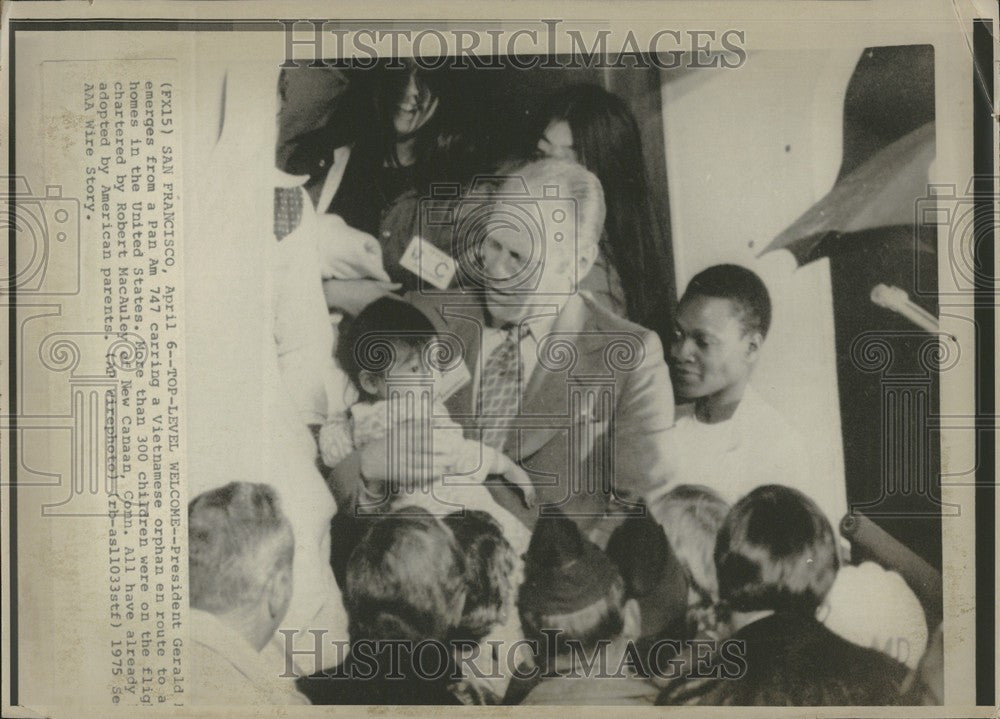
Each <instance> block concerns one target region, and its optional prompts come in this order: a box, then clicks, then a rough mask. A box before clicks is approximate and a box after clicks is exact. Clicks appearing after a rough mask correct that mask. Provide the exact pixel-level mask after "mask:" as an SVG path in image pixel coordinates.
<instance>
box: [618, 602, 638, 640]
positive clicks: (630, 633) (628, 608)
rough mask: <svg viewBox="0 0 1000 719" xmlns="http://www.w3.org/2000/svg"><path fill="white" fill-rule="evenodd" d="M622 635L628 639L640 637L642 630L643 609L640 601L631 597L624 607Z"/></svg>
mask: <svg viewBox="0 0 1000 719" xmlns="http://www.w3.org/2000/svg"><path fill="white" fill-rule="evenodd" d="M622 620H623V626H622V636H623V637H625V638H626V639H638V638H639V637H640V636H641V632H642V610H641V609H639V602H638V601H636V600H635V599H629V600H627V601H626V602H625V605H624V606H623V607H622Z"/></svg>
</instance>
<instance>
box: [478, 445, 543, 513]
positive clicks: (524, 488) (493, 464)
mask: <svg viewBox="0 0 1000 719" xmlns="http://www.w3.org/2000/svg"><path fill="white" fill-rule="evenodd" d="M490 454H492V455H493V457H492V459H491V458H490V457H489V455H490ZM483 460H484V462H485V463H487V464H488V465H489V467H490V474H501V475H503V477H504V479H506V480H507V481H508V482H510V483H511V484H513V485H514V486H515V487H517V488H518V489H520V490H521V494H522V495H523V500H524V506H525V507H528V508H529V509H530V508H531V507H534V506H535V485H534V484H532V482H531V477H529V476H528V473H527V472H525V471H524V470H523V469H521V468H520V467H519V466H518V465H517V463H516V462H515V461H514V460H512V459H511V458H510V457H508V456H507V455H506V454H504V453H503V452H501V451H500V450H498V449H493V448H492V447H490V446H488V445H485V444H484V445H483Z"/></svg>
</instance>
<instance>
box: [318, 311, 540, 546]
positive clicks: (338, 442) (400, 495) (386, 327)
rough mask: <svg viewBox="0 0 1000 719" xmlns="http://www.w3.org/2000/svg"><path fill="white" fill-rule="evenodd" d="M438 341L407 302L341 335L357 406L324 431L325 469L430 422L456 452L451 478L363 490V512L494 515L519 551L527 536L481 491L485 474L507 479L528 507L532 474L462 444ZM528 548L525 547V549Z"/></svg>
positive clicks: (369, 315)
mask: <svg viewBox="0 0 1000 719" xmlns="http://www.w3.org/2000/svg"><path fill="white" fill-rule="evenodd" d="M437 341H439V338H438V336H437V332H436V330H435V328H434V325H433V324H432V322H431V321H430V319H429V318H428V317H427V316H426V315H425V314H424V313H423V312H422V311H420V310H419V309H418V308H416V307H414V306H413V305H412V304H410V303H409V302H406V301H405V300H402V299H399V298H396V297H383V298H381V299H379V300H376V301H375V302H373V303H371V304H370V305H368V306H367V307H366V308H365V309H364V310H362V311H361V313H360V314H359V315H358V316H357V317H356V318H355V319H354V320H353V321H352V322H351V324H350V326H349V327H348V328H347V331H346V332H345V333H344V334H343V335H342V336H341V342H340V345H339V352H338V355H339V360H340V363H341V366H342V367H343V368H344V370H345V371H346V373H347V375H348V376H349V377H350V379H351V381H352V382H353V384H354V385H355V387H356V389H357V391H358V394H359V396H360V401H359V402H357V403H355V404H353V405H351V406H350V407H349V408H348V410H347V412H346V413H344V414H340V415H336V416H333V417H331V418H330V419H329V420H328V421H327V422H326V424H324V425H323V427H322V428H321V429H320V432H319V447H320V454H321V456H322V458H323V463H324V464H326V465H327V466H328V467H335V466H336V465H337V464H338V463H340V461H341V460H343V459H344V457H346V456H347V455H348V454H350V453H351V452H353V451H354V450H355V449H359V448H361V447H364V446H365V445H366V444H368V443H370V442H373V441H377V440H382V439H385V438H386V437H387V435H388V434H389V432H390V428H394V427H398V426H399V425H401V424H402V423H404V422H407V421H414V420H417V421H420V420H422V421H425V422H428V423H429V424H430V425H431V426H432V427H433V430H434V431H433V439H434V441H447V442H448V444H449V446H451V447H454V448H455V451H454V452H453V454H452V456H451V457H450V458H449V459H450V461H449V462H448V473H447V474H446V475H445V476H444V477H443V478H438V477H435V478H434V481H433V482H431V483H430V484H429V485H424V486H418V487H406V486H400V487H393V488H391V489H390V488H388V487H387V486H385V485H384V484H379V485H375V484H372V483H367V482H366V484H365V489H364V491H363V492H362V495H361V496H360V497H359V500H358V509H359V511H362V512H363V511H366V507H367V509H368V511H372V510H377V511H379V512H386V511H391V510H392V509H394V508H396V507H399V506H403V505H417V506H421V507H423V508H424V509H427V510H428V511H430V512H432V513H436V514H441V515H444V514H448V513H449V512H452V511H454V510H455V509H457V508H465V509H478V510H481V511H485V512H487V513H489V514H490V515H491V516H493V517H494V518H495V519H496V520H497V521H498V522H499V523H500V525H501V526H502V527H503V529H504V533H505V536H506V538H507V540H508V541H509V542H510V543H511V544H512V545H513V546H514V547H515V549H518V550H519V551H524V550H526V548H527V543H528V540H529V539H530V533H529V532H528V530H527V528H526V527H525V526H524V525H523V524H522V523H521V522H520V521H519V520H518V519H517V518H516V517H514V516H513V515H512V514H510V513H509V512H508V511H507V510H505V509H504V508H503V507H501V506H500V505H499V504H497V502H496V501H495V500H494V499H493V496H492V495H491V494H490V492H489V490H488V489H487V488H486V487H485V486H484V485H483V482H484V481H485V480H486V477H487V476H488V475H491V474H492V475H502V476H503V477H504V479H505V480H506V481H508V482H510V483H511V484H513V485H514V486H516V487H517V488H518V489H520V490H521V493H522V496H523V501H524V504H525V506H528V507H531V506H533V504H534V499H535V491H534V487H533V485H532V483H531V480H530V478H529V477H528V475H527V473H526V472H525V471H524V470H523V469H521V468H520V467H519V466H518V465H517V464H516V463H515V462H514V461H513V460H511V459H510V458H509V457H507V455H505V454H504V453H503V452H501V451H499V450H497V449H494V448H493V447H490V446H489V445H486V444H483V443H482V442H477V441H474V440H470V439H465V438H464V436H463V430H462V427H461V425H459V424H458V423H456V422H454V421H453V420H452V419H451V417H450V416H449V414H448V410H447V409H446V408H445V406H444V399H446V398H445V397H442V396H440V392H439V390H440V385H441V381H440V379H441V378H440V373H439V372H438V371H437V370H436V369H435V368H434V366H433V365H434V362H433V361H432V360H433V358H432V355H433V350H434V347H433V345H434V343H435V342H437ZM521 545H523V546H521Z"/></svg>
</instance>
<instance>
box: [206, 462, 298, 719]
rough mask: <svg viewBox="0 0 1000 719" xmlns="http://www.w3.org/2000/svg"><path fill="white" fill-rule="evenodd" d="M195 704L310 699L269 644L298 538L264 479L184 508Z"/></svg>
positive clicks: (288, 587)
mask: <svg viewBox="0 0 1000 719" xmlns="http://www.w3.org/2000/svg"><path fill="white" fill-rule="evenodd" d="M188 547H189V549H188V553H189V578H190V589H191V593H190V599H191V615H190V622H191V642H192V645H191V647H190V654H191V663H192V665H191V669H192V671H191V672H190V674H189V676H190V678H191V687H190V688H191V695H192V703H194V704H216V705H226V706H233V705H236V706H241V705H242V706H255V705H260V704H308V703H309V702H308V700H306V698H305V697H304V696H303V695H301V694H300V693H299V692H298V691H297V690H296V689H295V684H294V683H293V680H291V679H283V678H281V675H282V673H283V672H284V671H285V656H284V654H283V653H282V652H281V651H280V650H278V649H276V648H275V647H274V645H273V644H271V643H270V642H271V638H272V637H273V636H274V632H275V630H276V629H277V628H278V625H279V624H280V623H281V620H282V619H284V617H285V614H286V612H287V611H288V605H289V602H290V600H291V598H292V559H293V555H294V552H295V540H294V537H293V534H292V527H291V524H289V522H288V519H287V518H286V517H285V515H284V514H282V512H281V509H280V507H279V506H278V498H277V495H276V494H275V492H274V490H273V489H272V488H271V487H270V486H268V485H266V484H250V483H248V482H232V483H230V484H227V485H226V486H224V487H219V488H218V489H213V490H211V491H209V492H205V493H203V494H200V495H199V496H197V497H196V498H195V499H194V500H193V501H192V502H191V504H190V506H189V507H188Z"/></svg>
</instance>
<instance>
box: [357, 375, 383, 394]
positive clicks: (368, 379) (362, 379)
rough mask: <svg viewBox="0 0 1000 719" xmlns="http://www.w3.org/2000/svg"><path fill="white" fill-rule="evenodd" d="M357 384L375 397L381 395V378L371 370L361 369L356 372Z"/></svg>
mask: <svg viewBox="0 0 1000 719" xmlns="http://www.w3.org/2000/svg"><path fill="white" fill-rule="evenodd" d="M358 384H359V385H361V389H363V390H364V391H365V392H367V393H368V394H370V395H374V396H375V397H380V396H381V395H382V386H381V385H382V378H381V377H380V376H379V375H377V374H375V373H374V372H372V371H371V370H366V369H363V370H361V371H360V372H358Z"/></svg>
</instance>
